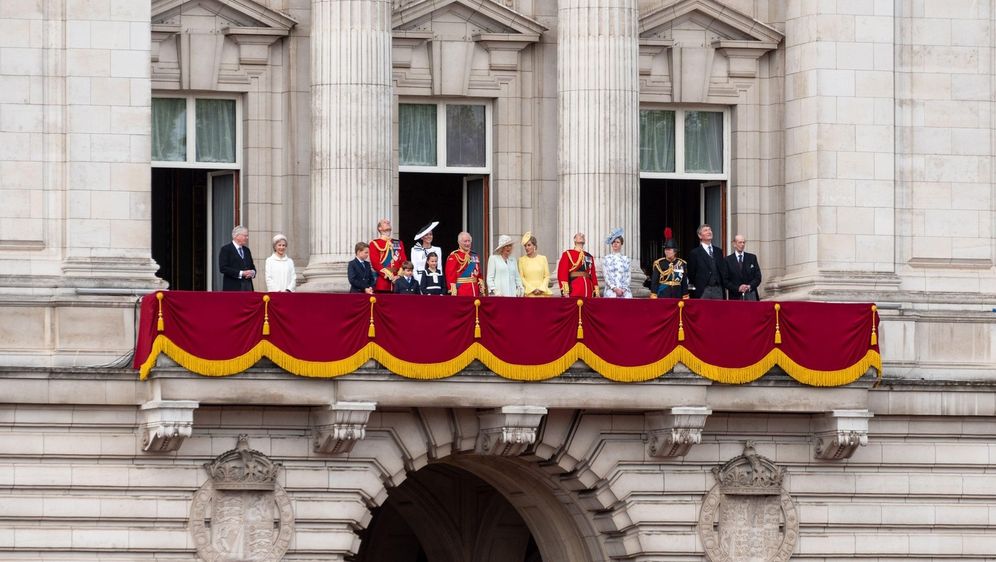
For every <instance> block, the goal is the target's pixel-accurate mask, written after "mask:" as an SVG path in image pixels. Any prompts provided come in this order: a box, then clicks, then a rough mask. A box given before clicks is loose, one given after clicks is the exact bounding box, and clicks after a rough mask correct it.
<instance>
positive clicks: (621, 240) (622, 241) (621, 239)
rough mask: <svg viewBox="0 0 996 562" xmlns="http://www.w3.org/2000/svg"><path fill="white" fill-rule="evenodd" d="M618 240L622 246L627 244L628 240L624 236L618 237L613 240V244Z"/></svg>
mask: <svg viewBox="0 0 996 562" xmlns="http://www.w3.org/2000/svg"><path fill="white" fill-rule="evenodd" d="M616 240H618V241H619V243H620V244H625V243H626V239H624V238H623V237H622V236H616V237H615V238H613V239H612V241H613V242H615V241H616Z"/></svg>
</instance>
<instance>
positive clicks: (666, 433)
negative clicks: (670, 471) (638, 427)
mask: <svg viewBox="0 0 996 562" xmlns="http://www.w3.org/2000/svg"><path fill="white" fill-rule="evenodd" d="M710 414H712V410H710V409H709V408H706V407H705V406H678V407H675V408H669V409H667V410H661V411H658V412H647V413H646V414H645V419H646V424H647V454H648V455H650V456H651V457H653V458H658V459H666V458H674V457H683V456H685V455H687V454H688V451H689V450H690V449H691V448H692V445H698V444H699V443H701V442H702V428H703V427H705V423H706V419H707V418H708V417H709V415H710Z"/></svg>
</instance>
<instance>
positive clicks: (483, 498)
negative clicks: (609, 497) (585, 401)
mask: <svg viewBox="0 0 996 562" xmlns="http://www.w3.org/2000/svg"><path fill="white" fill-rule="evenodd" d="M593 536H595V532H594V531H593V529H591V527H590V525H589V523H588V522H587V519H586V518H585V517H584V515H583V514H582V512H581V510H580V509H579V508H578V507H577V506H576V505H575V504H574V502H573V500H572V499H571V497H570V494H569V493H568V492H566V491H564V490H559V489H558V488H557V487H556V485H555V483H554V482H553V481H552V480H551V479H550V478H549V477H547V476H546V475H545V474H543V473H542V472H541V471H540V470H539V469H538V468H536V467H535V466H533V465H530V464H529V463H526V462H524V461H520V460H518V459H509V458H499V457H482V456H475V455H456V456H452V457H448V458H446V459H445V460H442V461H440V462H436V463H433V464H430V465H428V466H426V467H424V468H422V469H420V470H418V471H416V472H414V473H411V474H409V475H408V478H407V479H406V480H405V482H403V483H402V484H401V485H400V486H398V487H396V488H393V489H391V490H390V491H389V493H388V499H387V501H386V502H385V503H384V504H383V505H382V506H381V507H379V508H377V509H376V510H374V516H373V519H372V521H371V522H370V524H369V526H368V527H367V529H366V530H364V531H363V532H362V533H361V539H362V542H361V546H360V551H359V553H358V555H357V556H356V558H355V561H356V562H375V561H383V560H392V561H398V562H468V561H473V562H540V561H546V562H557V561H567V560H569V561H571V562H588V561H590V562H596V561H601V560H603V559H604V557H603V556H602V555H601V554H600V552H601V549H600V547H599V546H598V544H597V541H595V540H594V539H590V537H593ZM585 537H589V539H588V540H586V538H585Z"/></svg>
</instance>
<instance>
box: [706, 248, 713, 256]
mask: <svg viewBox="0 0 996 562" xmlns="http://www.w3.org/2000/svg"><path fill="white" fill-rule="evenodd" d="M706 252H708V253H709V257H710V258H711V257H712V246H706Z"/></svg>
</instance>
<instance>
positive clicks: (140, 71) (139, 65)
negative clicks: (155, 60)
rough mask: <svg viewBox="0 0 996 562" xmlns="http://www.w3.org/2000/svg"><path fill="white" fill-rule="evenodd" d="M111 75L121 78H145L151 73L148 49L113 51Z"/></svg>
mask: <svg viewBox="0 0 996 562" xmlns="http://www.w3.org/2000/svg"><path fill="white" fill-rule="evenodd" d="M110 61H111V69H110V75H111V76H113V77H119V78H144V77H146V76H148V75H149V53H148V51H112V52H111V58H110Z"/></svg>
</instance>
